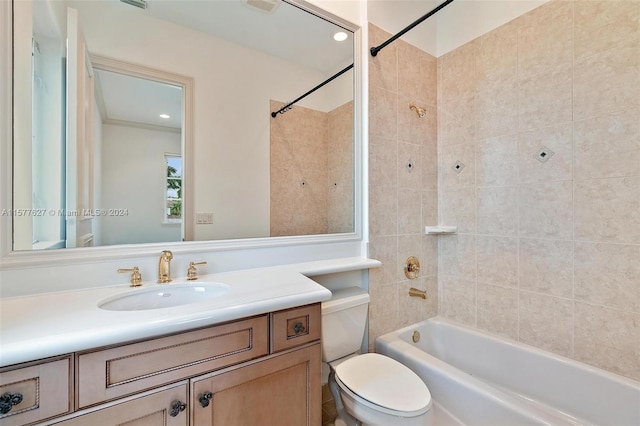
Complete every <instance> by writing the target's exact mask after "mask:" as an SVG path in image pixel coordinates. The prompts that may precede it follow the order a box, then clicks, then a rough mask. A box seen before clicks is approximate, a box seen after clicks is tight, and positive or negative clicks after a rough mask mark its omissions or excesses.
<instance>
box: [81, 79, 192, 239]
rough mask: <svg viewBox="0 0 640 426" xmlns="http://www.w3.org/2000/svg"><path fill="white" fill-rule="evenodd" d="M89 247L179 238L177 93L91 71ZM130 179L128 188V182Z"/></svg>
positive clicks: (179, 92) (166, 87) (179, 115)
mask: <svg viewBox="0 0 640 426" xmlns="http://www.w3.org/2000/svg"><path fill="white" fill-rule="evenodd" d="M95 75H96V78H95V80H96V89H97V90H96V94H97V96H96V97H97V105H98V109H99V111H100V115H99V120H98V125H99V127H100V131H94V134H95V135H96V139H97V138H99V141H100V142H99V143H94V144H95V146H100V147H101V149H100V150H99V152H100V153H101V154H100V158H101V174H100V175H101V185H100V187H101V193H100V197H96V205H97V206H113V207H110V208H109V209H108V210H106V211H105V212H104V213H106V214H104V215H98V214H97V213H103V212H102V211H97V212H95V213H96V215H95V218H94V219H93V220H94V222H96V232H94V234H95V235H96V238H95V241H97V242H98V244H97V245H113V244H130V243H139V242H169V241H182V226H181V225H182V127H183V124H182V117H183V112H182V103H183V102H182V99H183V95H182V88H181V87H179V86H174V85H170V84H165V83H160V82H157V81H153V80H149V79H143V78H138V77H133V76H130V75H126V74H121V73H115V72H111V71H105V70H100V69H97V68H96V69H95ZM132 182H134V184H131V183H132Z"/></svg>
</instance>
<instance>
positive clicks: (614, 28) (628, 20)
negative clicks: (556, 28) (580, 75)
mask: <svg viewBox="0 0 640 426" xmlns="http://www.w3.org/2000/svg"><path fill="white" fill-rule="evenodd" d="M639 15H640V9H638V5H637V2H636V1H613V2H612V1H579V2H576V3H575V15H574V16H575V37H576V45H575V55H576V58H583V57H586V56H589V55H592V54H594V53H598V52H604V51H607V50H610V49H616V48H620V47H633V46H638V44H640V16H639Z"/></svg>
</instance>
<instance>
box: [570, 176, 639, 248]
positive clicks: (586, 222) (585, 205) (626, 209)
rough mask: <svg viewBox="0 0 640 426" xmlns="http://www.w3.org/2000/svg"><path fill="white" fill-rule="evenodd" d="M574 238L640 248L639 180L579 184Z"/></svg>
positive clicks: (576, 186) (606, 180)
mask: <svg viewBox="0 0 640 426" xmlns="http://www.w3.org/2000/svg"><path fill="white" fill-rule="evenodd" d="M574 196H575V238H576V239H578V240H589V241H599V242H618V243H634V244H640V177H628V178H611V179H594V180H586V181H576V182H575V189H574Z"/></svg>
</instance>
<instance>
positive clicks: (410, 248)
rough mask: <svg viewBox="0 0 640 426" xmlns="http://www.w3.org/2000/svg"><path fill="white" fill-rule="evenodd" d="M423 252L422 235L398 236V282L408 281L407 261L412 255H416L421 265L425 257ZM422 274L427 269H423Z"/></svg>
mask: <svg viewBox="0 0 640 426" xmlns="http://www.w3.org/2000/svg"><path fill="white" fill-rule="evenodd" d="M421 254H422V235H400V236H398V267H397V269H396V271H397V275H396V280H397V282H402V281H406V280H407V279H408V278H407V277H406V275H405V274H404V266H405V262H406V261H407V259H408V258H409V257H410V256H415V257H417V258H418V260H419V261H420V264H421V265H420V266H422V263H424V261H425V259H424V258H421ZM421 269H422V268H421ZM420 275H422V276H424V275H425V271H421V272H420Z"/></svg>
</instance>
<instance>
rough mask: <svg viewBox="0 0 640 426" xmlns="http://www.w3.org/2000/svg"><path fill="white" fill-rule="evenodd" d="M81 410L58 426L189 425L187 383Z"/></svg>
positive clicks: (57, 425) (183, 382)
mask: <svg viewBox="0 0 640 426" xmlns="http://www.w3.org/2000/svg"><path fill="white" fill-rule="evenodd" d="M103 407H104V408H94V409H89V410H85V411H80V412H78V413H76V414H74V416H73V417H72V418H68V419H67V420H63V421H61V422H59V423H55V425H56V426H88V425H96V426H97V425H100V426H116V425H117V426H125V425H126V426H187V425H188V424H189V415H188V411H189V410H188V401H187V382H186V381H182V382H179V383H176V384H174V385H170V386H165V387H162V388H159V389H158V390H157V391H152V392H145V393H144V394H142V395H141V396H139V397H130V398H125V399H124V400H123V401H122V402H116V403H109V404H105V406H103Z"/></svg>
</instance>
